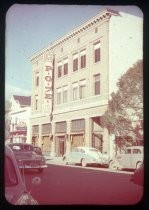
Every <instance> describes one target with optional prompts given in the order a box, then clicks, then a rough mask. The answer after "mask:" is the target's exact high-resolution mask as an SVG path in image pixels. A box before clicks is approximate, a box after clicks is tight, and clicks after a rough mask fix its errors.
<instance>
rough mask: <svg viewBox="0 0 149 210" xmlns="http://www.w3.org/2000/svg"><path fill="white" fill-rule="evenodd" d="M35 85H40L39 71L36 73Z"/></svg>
mask: <svg viewBox="0 0 149 210" xmlns="http://www.w3.org/2000/svg"><path fill="white" fill-rule="evenodd" d="M35 85H36V86H39V73H36V77H35Z"/></svg>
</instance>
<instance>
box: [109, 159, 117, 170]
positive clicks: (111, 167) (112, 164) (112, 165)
mask: <svg viewBox="0 0 149 210" xmlns="http://www.w3.org/2000/svg"><path fill="white" fill-rule="evenodd" d="M109 168H110V169H111V170H118V168H117V167H116V165H115V162H114V160H111V161H110V163H109Z"/></svg>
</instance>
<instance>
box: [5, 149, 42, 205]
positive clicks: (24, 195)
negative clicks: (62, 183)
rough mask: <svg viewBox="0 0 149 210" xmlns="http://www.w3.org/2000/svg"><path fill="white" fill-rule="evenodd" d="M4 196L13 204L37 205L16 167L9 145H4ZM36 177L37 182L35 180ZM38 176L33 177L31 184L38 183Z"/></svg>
mask: <svg viewBox="0 0 149 210" xmlns="http://www.w3.org/2000/svg"><path fill="white" fill-rule="evenodd" d="M4 160H5V163H4V172H5V173H4V177H5V179H4V180H5V198H6V200H7V201H8V202H9V203H10V204H13V205H37V204H38V202H37V201H36V200H35V199H34V198H33V197H32V195H31V192H29V191H27V189H26V185H25V182H24V181H23V177H22V175H21V173H20V170H19V168H18V164H17V161H16V159H15V156H14V153H13V151H12V150H11V148H10V147H9V146H7V145H6V146H5V159H4ZM37 179H38V183H37V182H36V180H37ZM40 181H41V180H40V178H39V177H34V178H33V180H32V185H33V186H34V185H35V184H40ZM31 187H32V186H31Z"/></svg>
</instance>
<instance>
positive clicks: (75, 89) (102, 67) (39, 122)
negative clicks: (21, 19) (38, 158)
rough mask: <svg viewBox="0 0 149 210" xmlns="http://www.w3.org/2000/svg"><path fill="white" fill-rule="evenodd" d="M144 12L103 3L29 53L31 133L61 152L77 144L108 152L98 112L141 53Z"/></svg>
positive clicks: (107, 139)
mask: <svg viewBox="0 0 149 210" xmlns="http://www.w3.org/2000/svg"><path fill="white" fill-rule="evenodd" d="M142 39H143V38H142V18H139V17H136V16H132V15H129V14H126V13H121V12H117V11H113V10H109V9H106V10H104V11H103V12H102V13H100V14H97V15H96V16H95V17H93V18H91V19H90V20H88V21H87V22H85V23H83V24H82V25H80V26H79V27H77V28H75V29H74V30H72V31H70V32H69V33H67V34H66V35H64V36H63V37H61V38H60V39H58V40H56V41H55V42H54V43H52V44H50V45H49V46H47V48H45V49H43V50H41V51H40V52H37V53H36V54H34V55H33V56H32V57H31V63H32V102H31V137H32V140H33V143H34V144H38V145H39V146H42V149H43V151H44V152H48V153H50V154H51V155H57V156H62V155H63V154H64V152H65V151H69V150H71V149H72V148H73V147H75V146H80V145H85V146H93V147H96V148H98V149H99V150H101V151H102V152H103V153H108V154H110V153H111V143H110V137H109V134H108V131H107V129H105V128H102V127H101V126H100V118H101V116H102V115H103V114H104V112H105V111H106V109H107V105H108V100H109V98H110V94H111V93H112V92H113V91H115V90H116V82H117V80H118V78H119V77H120V75H122V74H123V73H124V72H125V71H127V69H128V68H129V67H130V66H131V65H133V63H135V62H136V61H137V60H138V59H140V58H142V42H141V41H142Z"/></svg>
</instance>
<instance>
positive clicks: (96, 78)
mask: <svg viewBox="0 0 149 210" xmlns="http://www.w3.org/2000/svg"><path fill="white" fill-rule="evenodd" d="M94 94H95V95H99V94H100V74H97V75H95V76H94Z"/></svg>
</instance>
